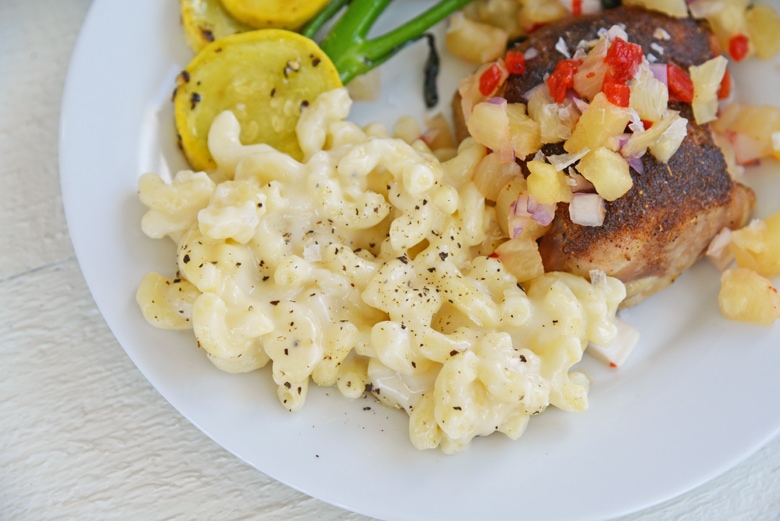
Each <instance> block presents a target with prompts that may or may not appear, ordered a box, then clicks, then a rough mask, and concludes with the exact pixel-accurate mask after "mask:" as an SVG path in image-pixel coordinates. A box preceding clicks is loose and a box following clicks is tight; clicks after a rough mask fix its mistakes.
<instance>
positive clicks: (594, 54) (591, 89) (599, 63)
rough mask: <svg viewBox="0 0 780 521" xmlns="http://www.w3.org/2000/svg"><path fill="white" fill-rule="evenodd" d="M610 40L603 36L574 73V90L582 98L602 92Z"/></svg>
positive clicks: (591, 96) (590, 97)
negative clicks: (605, 59)
mask: <svg viewBox="0 0 780 521" xmlns="http://www.w3.org/2000/svg"><path fill="white" fill-rule="evenodd" d="M608 48H609V40H607V38H606V36H602V37H601V38H600V39H599V41H598V42H597V43H596V45H595V46H594V47H593V48H592V49H591V50H590V51H589V52H588V55H587V56H586V57H585V59H584V60H583V61H582V65H580V66H579V67H577V72H575V73H574V90H575V91H576V92H577V94H579V95H580V96H583V97H585V98H587V99H593V97H594V96H595V95H596V94H598V93H599V92H601V87H602V86H603V85H604V76H605V75H606V74H607V68H608V67H607V63H606V62H605V61H604V58H605V57H606V56H607V49H608Z"/></svg>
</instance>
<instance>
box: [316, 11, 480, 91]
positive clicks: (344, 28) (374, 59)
mask: <svg viewBox="0 0 780 521" xmlns="http://www.w3.org/2000/svg"><path fill="white" fill-rule="evenodd" d="M391 1H392V0H351V1H350V0H333V1H332V2H331V3H330V4H328V6H327V7H325V9H323V11H322V12H321V13H320V14H319V15H317V16H316V17H315V18H314V20H312V21H311V22H310V23H309V25H308V26H307V27H306V28H305V29H304V31H303V34H304V35H305V36H308V37H309V38H311V37H312V36H313V34H314V33H316V32H317V31H318V30H319V29H320V28H321V27H322V26H323V25H324V24H325V23H326V22H327V21H328V20H329V19H330V18H332V17H333V16H335V14H336V13H337V12H338V11H339V10H341V8H342V7H344V6H345V5H347V4H348V5H349V7H347V10H346V11H345V12H344V14H343V15H342V16H341V18H340V19H339V20H338V21H337V22H336V23H335V25H334V26H333V28H332V29H331V30H330V31H329V32H328V34H327V35H326V36H325V38H324V39H323V40H322V42H321V43H320V48H321V49H322V50H323V51H324V52H325V54H327V55H328V56H329V57H330V59H331V61H332V62H333V64H334V65H335V66H336V69H337V70H338V71H339V75H340V76H341V81H342V82H343V83H344V84H347V83H349V81H350V80H352V79H354V78H355V77H356V76H359V75H361V74H364V73H366V72H368V71H370V70H371V69H373V68H374V67H377V66H378V65H381V64H382V63H384V62H385V61H387V60H388V59H390V58H391V57H393V56H394V55H395V54H396V53H397V52H398V51H400V50H401V49H402V48H403V47H404V46H405V45H407V44H409V43H411V42H414V41H416V40H418V39H419V38H421V37H422V35H423V34H424V33H425V31H427V30H428V29H430V28H431V27H432V26H433V25H435V24H436V23H438V22H439V21H441V20H442V19H444V18H445V17H447V16H448V15H449V14H451V13H453V12H454V11H456V10H458V9H460V8H461V7H463V6H464V5H466V4H468V3H470V2H472V1H473V0H441V1H440V2H438V3H437V4H436V5H434V6H433V7H431V8H430V9H428V10H427V11H425V12H423V13H421V14H420V15H419V16H417V17H416V18H414V19H412V20H410V21H408V22H406V23H405V24H403V25H401V26H400V27H397V28H396V29H393V30H392V31H390V32H388V33H385V34H383V35H381V36H378V37H376V38H372V39H368V38H367V35H368V32H369V31H370V30H371V27H372V26H373V25H374V22H376V20H377V18H379V16H380V15H381V14H382V12H383V11H384V10H385V8H386V7H387V6H388V4H390V2H391Z"/></svg>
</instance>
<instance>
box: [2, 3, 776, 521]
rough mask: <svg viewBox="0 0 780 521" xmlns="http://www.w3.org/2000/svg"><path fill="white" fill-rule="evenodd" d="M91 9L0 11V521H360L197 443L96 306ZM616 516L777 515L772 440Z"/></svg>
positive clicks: (43, 6) (203, 440)
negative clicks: (80, 88)
mask: <svg viewBox="0 0 780 521" xmlns="http://www.w3.org/2000/svg"><path fill="white" fill-rule="evenodd" d="M160 1H163V0H160ZM165 1H170V2H173V1H175V0H165ZM89 4H90V2H89V0H2V1H0V42H2V46H1V47H0V182H1V183H2V189H1V190H0V224H1V226H0V520H44V519H101V520H104V519H210V520H218V519H257V520H280V519H295V520H315V519H316V520H326V519H334V520H335V519H339V520H355V521H356V520H361V519H367V518H365V517H363V516H361V515H357V514H353V513H349V512H346V511H344V510H341V509H339V508H337V507H334V506H331V505H328V504H325V503H323V502H321V501H319V500H316V499H312V498H310V497H307V496H305V495H303V494H301V493H299V492H297V491H295V490H292V489H290V488H288V487H287V486H285V485H282V484H280V483H278V482H276V481H274V480H273V479H271V478H269V477H267V476H265V475H263V474H262V473H261V472H258V471H257V470H255V469H253V468H250V467H249V466H247V465H246V464H244V463H243V462H241V461H239V460H238V459H236V458H235V457H233V456H232V455H231V454H229V453H227V452H226V451H225V450H223V449H222V448H221V447H219V446H218V445H217V444H215V443H214V442H213V441H211V440H210V439H209V438H207V437H206V436H204V435H203V434H202V433H201V432H200V431H198V430H197V429H196V428H195V427H194V426H192V425H191V424H190V423H188V422H187V421H186V420H185V419H183V418H182V417H181V416H180V415H179V414H178V413H177V411H175V410H174V409H173V408H172V407H171V406H170V405H169V404H168V403H167V402H166V401H165V400H163V398H162V397H161V396H160V395H158V394H157V392H156V391H155V390H154V389H153V388H152V387H151V385H150V384H149V383H148V382H147V381H146V380H145V379H144V377H143V376H142V375H141V373H140V372H139V371H138V370H137V369H136V368H135V366H134V365H133V364H132V362H131V361H130V360H129V358H127V356H126V355H125V353H124V351H123V350H122V348H121V347H120V346H119V345H118V343H117V342H116V340H115V339H114V337H113V336H112V335H111V332H110V331H109V329H108V327H107V326H106V324H105V322H104V321H103V319H102V317H101V315H100V313H99V312H98V310H97V308H96V307H95V304H94V302H93V300H92V298H91V296H90V294H89V291H88V290H87V286H86V284H85V282H84V279H83V277H82V275H81V273H80V271H79V267H78V264H77V261H76V258H75V256H74V253H73V249H72V246H71V243H70V239H69V236H68V230H67V227H66V224H65V219H64V213H63V208H62V201H61V198H60V187H59V178H58V168H57V141H58V124H59V105H60V98H61V95H62V88H63V83H64V80H65V74H66V70H67V66H68V61H69V58H70V54H71V51H72V48H73V45H74V42H75V39H76V36H77V34H78V31H79V28H80V26H81V23H82V21H83V19H84V16H85V14H86V12H87V9H88V8H89ZM128 30H131V31H138V35H139V37H142V35H143V28H137V27H136V28H132V27H128ZM778 347H780V346H778ZM778 369H780V368H778ZM775 399H780V397H775ZM724 421H728V418H724ZM713 436H717V433H713ZM680 464H681V465H684V464H685V463H684V462H680ZM623 519H624V521H628V520H631V521H639V520H642V521H646V520H657V519H688V520H690V519H697V520H698V519H702V520H704V519H706V520H727V519H728V520H734V519H744V520H770V519H780V438H775V440H774V441H772V442H771V443H769V444H768V445H767V446H765V447H764V448H763V449H761V450H760V451H758V452H757V453H756V454H755V455H754V456H752V457H751V458H749V459H748V460H747V461H744V462H742V463H740V464H739V465H738V466H737V467H735V468H733V469H731V470H729V471H727V472H726V473H725V474H723V475H722V476H720V477H718V478H716V479H714V480H712V481H711V482H709V483H707V484H705V485H702V486H701V487H699V488H697V489H695V490H692V491H690V492H688V493H686V494H684V495H682V496H680V497H678V498H675V499H671V500H669V501H668V502H667V503H664V504H662V505H657V506H655V507H653V508H650V509H648V510H646V511H643V512H638V513H635V514H632V515H630V516H627V517H625V518H623Z"/></svg>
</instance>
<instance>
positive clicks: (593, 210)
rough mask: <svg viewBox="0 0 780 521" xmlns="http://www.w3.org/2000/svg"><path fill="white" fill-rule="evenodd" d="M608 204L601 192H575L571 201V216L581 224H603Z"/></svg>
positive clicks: (573, 220) (574, 221) (572, 219)
mask: <svg viewBox="0 0 780 521" xmlns="http://www.w3.org/2000/svg"><path fill="white" fill-rule="evenodd" d="M605 213H606V206H605V203H604V199H603V198H602V197H601V196H600V195H599V194H591V193H585V192H575V193H573V194H572V196H571V202H570V203H569V218H570V219H571V222H573V223H575V224H579V225H580V226H601V225H602V224H604V215H605Z"/></svg>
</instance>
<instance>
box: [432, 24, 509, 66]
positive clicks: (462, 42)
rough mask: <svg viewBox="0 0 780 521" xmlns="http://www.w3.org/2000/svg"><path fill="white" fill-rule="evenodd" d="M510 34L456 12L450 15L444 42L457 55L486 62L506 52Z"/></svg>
mask: <svg viewBox="0 0 780 521" xmlns="http://www.w3.org/2000/svg"><path fill="white" fill-rule="evenodd" d="M508 40H509V34H508V33H507V32H506V31H505V30H503V29H501V28H499V27H495V26H492V25H488V24H486V23H482V22H477V21H474V20H470V19H468V18H466V17H465V16H464V15H463V13H461V12H456V13H455V14H453V15H452V16H451V17H450V22H449V26H448V28H447V32H446V34H445V35H444V43H445V45H446V46H447V50H449V51H450V52H451V53H452V54H454V55H455V56H458V57H460V58H463V59H464V60H468V61H470V62H473V63H485V62H487V61H491V60H495V59H498V58H499V57H501V56H502V55H503V54H504V50H505V49H506V44H507V41H508Z"/></svg>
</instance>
